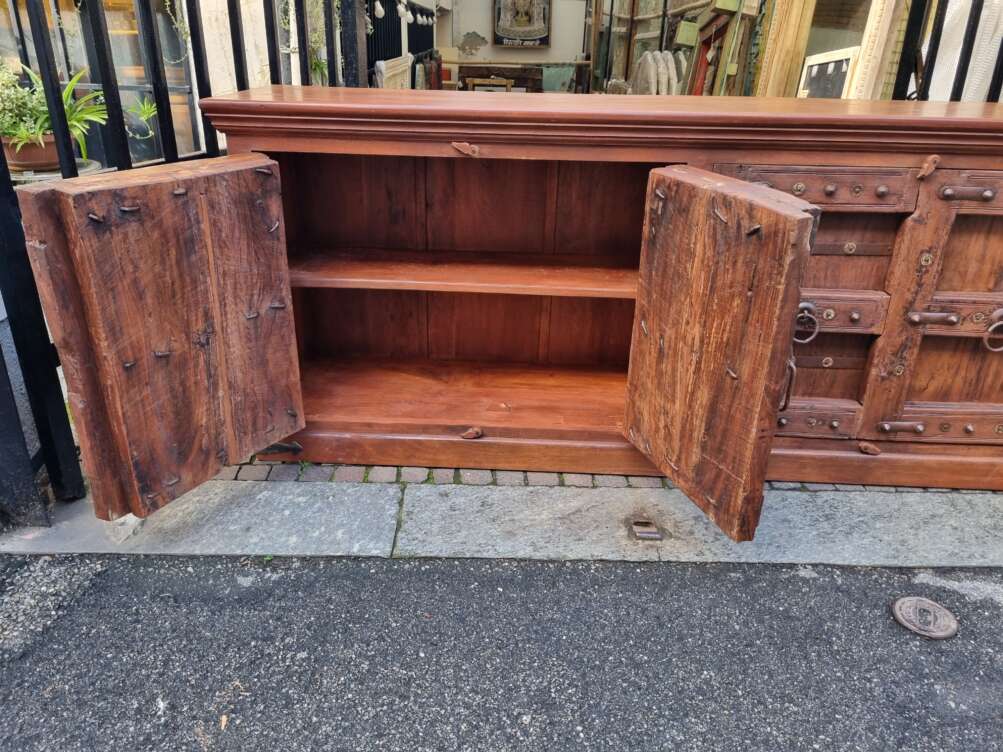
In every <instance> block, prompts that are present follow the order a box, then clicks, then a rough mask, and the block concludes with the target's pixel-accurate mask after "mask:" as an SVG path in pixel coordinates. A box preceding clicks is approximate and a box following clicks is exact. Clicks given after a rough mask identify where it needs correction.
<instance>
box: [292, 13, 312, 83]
mask: <svg viewBox="0 0 1003 752" xmlns="http://www.w3.org/2000/svg"><path fill="white" fill-rule="evenodd" d="M293 6H294V7H295V9H296V46H297V48H299V58H300V84H302V85H303V86H309V85H310V32H309V30H308V26H307V17H306V2H305V1H304V0H293Z"/></svg>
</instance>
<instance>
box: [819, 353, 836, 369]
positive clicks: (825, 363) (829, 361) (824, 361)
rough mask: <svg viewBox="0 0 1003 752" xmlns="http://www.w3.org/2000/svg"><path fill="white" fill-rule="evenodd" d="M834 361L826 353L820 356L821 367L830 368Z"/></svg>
mask: <svg viewBox="0 0 1003 752" xmlns="http://www.w3.org/2000/svg"><path fill="white" fill-rule="evenodd" d="M835 362H836V361H834V360H833V359H832V358H831V357H830V356H828V355H826V356H825V357H824V358H822V368H832V364H833V363H835Z"/></svg>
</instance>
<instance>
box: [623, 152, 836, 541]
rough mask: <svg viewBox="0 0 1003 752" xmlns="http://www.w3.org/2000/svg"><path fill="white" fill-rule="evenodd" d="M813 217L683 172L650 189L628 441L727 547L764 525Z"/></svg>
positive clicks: (758, 192)
mask: <svg viewBox="0 0 1003 752" xmlns="http://www.w3.org/2000/svg"><path fill="white" fill-rule="evenodd" d="M815 213H816V210H815V209H814V208H813V207H812V206H811V205H810V204H808V203H806V202H804V201H801V200H799V199H794V198H791V197H790V196H788V195H786V194H783V193H781V192H779V191H776V190H773V189H769V188H765V187H763V186H758V185H752V184H749V183H745V182H742V181H739V180H736V179H733V178H728V177H724V176H721V175H716V174H713V173H708V172H705V171H703V170H699V169H695V168H691V167H681V166H677V167H667V168H665V169H662V170H655V171H653V172H652V174H651V179H650V181H649V184H648V213H647V218H646V220H645V226H644V233H643V235H642V238H643V247H642V252H641V272H640V285H639V290H638V298H637V305H636V313H635V318H634V342H633V346H632V348H631V354H630V371H629V375H628V387H627V411H626V424H627V437H628V439H630V441H631V442H632V443H634V445H635V446H637V447H638V448H639V449H641V451H642V452H643V453H644V454H645V455H647V456H648V458H649V459H650V460H651V461H652V463H653V464H654V465H655V466H656V467H658V468H659V469H660V470H662V472H664V473H665V474H666V475H667V476H668V477H669V478H671V479H672V480H673V482H674V483H676V485H678V486H679V487H680V488H681V489H682V490H683V491H685V492H686V494H687V495H688V496H689V497H690V498H691V499H693V501H694V502H695V503H696V504H697V506H699V507H700V508H701V509H702V510H703V511H704V512H705V513H706V514H707V515H708V516H709V517H710V518H711V519H712V520H713V521H714V522H715V523H716V524H717V525H718V526H719V527H720V528H721V529H722V530H723V531H724V532H725V533H727V534H728V535H729V536H730V537H731V538H733V539H735V540H751V538H752V536H753V533H754V531H755V529H756V525H757V523H758V521H759V513H760V508H761V506H762V501H763V481H764V480H765V478H766V463H767V461H768V458H769V451H770V442H771V439H772V437H773V432H774V430H775V428H776V420H777V411H778V406H779V404H780V400H781V392H782V391H783V388H784V383H785V378H786V376H787V361H788V359H789V358H790V356H791V337H792V334H793V331H794V318H795V313H796V311H797V304H798V294H799V290H798V285H799V283H800V280H801V275H802V273H803V270H804V266H805V264H806V263H807V260H808V254H809V251H810V243H811V237H812V233H813V231H814V226H815V222H816V220H815Z"/></svg>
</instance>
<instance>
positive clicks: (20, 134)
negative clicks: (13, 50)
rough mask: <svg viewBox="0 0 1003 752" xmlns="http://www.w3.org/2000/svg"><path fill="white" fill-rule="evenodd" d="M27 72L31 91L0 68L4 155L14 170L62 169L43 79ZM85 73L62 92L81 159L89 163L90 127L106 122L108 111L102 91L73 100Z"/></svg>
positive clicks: (12, 73)
mask: <svg viewBox="0 0 1003 752" xmlns="http://www.w3.org/2000/svg"><path fill="white" fill-rule="evenodd" d="M24 70H25V72H26V73H27V74H28V77H29V79H30V80H31V87H30V88H28V87H24V86H22V85H21V82H20V81H19V80H18V77H17V75H16V74H15V73H14V71H12V70H11V69H10V68H8V67H7V66H6V65H2V64H0V134H2V136H3V147H4V154H5V155H6V157H7V164H8V165H9V166H10V168H11V169H12V170H47V169H53V168H55V167H57V166H58V165H59V157H58V154H57V152H56V142H55V139H54V138H53V135H52V120H51V118H50V117H49V109H48V107H47V106H46V104H45V94H44V92H43V90H42V79H41V78H39V76H38V74H37V73H35V72H34V71H32V70H30V69H29V68H24ZM85 70H86V69H81V70H79V71H77V73H76V74H75V75H74V76H73V77H72V78H71V79H70V80H69V81H68V82H67V84H66V86H65V87H64V88H63V109H64V110H65V111H66V124H67V125H68V126H69V129H70V135H71V136H72V137H73V138H74V140H75V141H76V142H77V147H78V148H79V150H80V156H81V157H83V158H84V159H87V141H86V137H87V132H88V131H89V130H90V127H91V123H101V124H104V123H106V122H107V120H108V110H107V108H106V107H105V104H104V102H103V101H102V99H101V92H100V91H92V92H89V93H87V94H85V95H84V96H82V97H80V98H79V99H75V98H74V96H73V92H74V90H75V89H76V87H77V84H78V83H80V78H81V77H82V76H83V74H84V72H85Z"/></svg>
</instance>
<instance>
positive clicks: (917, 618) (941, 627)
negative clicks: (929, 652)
mask: <svg viewBox="0 0 1003 752" xmlns="http://www.w3.org/2000/svg"><path fill="white" fill-rule="evenodd" d="M892 615H893V616H894V617H895V621H897V622H898V623H899V624H901V625H902V626H903V627H905V628H906V629H908V630H911V631H913V632H915V633H916V634H919V635H923V636H924V637H929V638H930V639H931V640H946V639H947V638H948V637H954V635H956V634H957V633H958V620H957V619H956V618H954V614H952V613H951V612H950V611H948V610H947V609H946V608H944V607H943V606H941V605H940V604H939V603H934V602H933V601H931V600H930V599H929V598H920V597H919V596H914V595H911V596H907V597H905V598H899V599H898V600H897V601H895V602H894V603H893V604H892Z"/></svg>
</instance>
